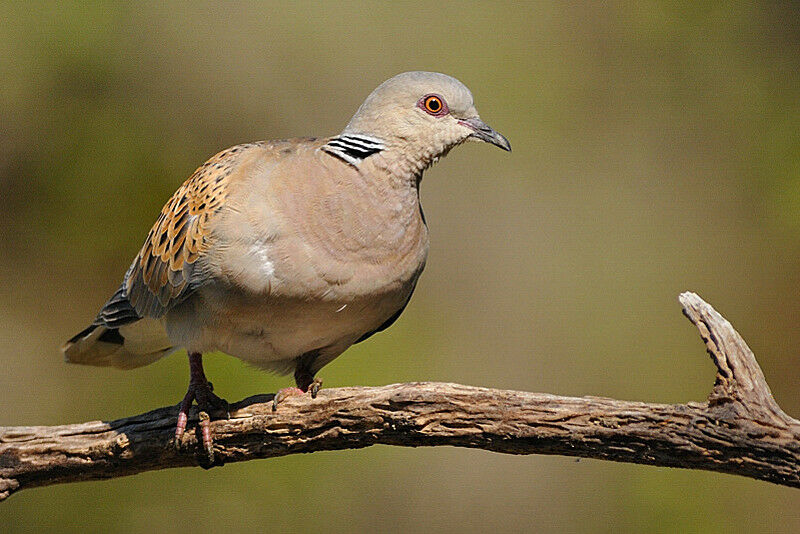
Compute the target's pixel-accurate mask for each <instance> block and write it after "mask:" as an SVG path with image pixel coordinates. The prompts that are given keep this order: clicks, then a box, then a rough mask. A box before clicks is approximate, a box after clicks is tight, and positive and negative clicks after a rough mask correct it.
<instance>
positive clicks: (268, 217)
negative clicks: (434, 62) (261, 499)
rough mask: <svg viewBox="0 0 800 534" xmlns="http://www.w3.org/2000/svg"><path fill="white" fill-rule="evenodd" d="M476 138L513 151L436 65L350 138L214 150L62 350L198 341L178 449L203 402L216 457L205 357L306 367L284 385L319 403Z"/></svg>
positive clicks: (412, 281) (384, 321)
mask: <svg viewBox="0 0 800 534" xmlns="http://www.w3.org/2000/svg"><path fill="white" fill-rule="evenodd" d="M469 140H477V141H482V142H486V143H490V144H492V145H495V146H497V147H499V148H501V149H503V150H506V151H510V150H511V145H510V143H509V141H508V140H507V139H506V138H505V137H504V136H503V135H501V134H500V133H498V132H497V131H495V130H494V129H492V128H491V127H490V126H488V125H487V124H486V123H485V122H484V121H483V120H481V118H480V116H479V114H478V112H477V110H476V108H475V105H474V102H473V97H472V93H471V92H470V90H469V89H468V88H467V87H466V86H465V85H464V84H463V83H461V82H460V81H459V80H457V79H456V78H453V77H451V76H448V75H446V74H441V73H436V72H421V71H415V72H405V73H402V74H398V75H396V76H394V77H392V78H390V79H388V80H387V81H385V82H383V83H382V84H381V85H379V86H378V87H377V88H376V89H375V90H374V91H372V93H370V94H369V96H367V98H366V100H364V102H363V103H362V104H361V106H360V107H359V108H358V110H357V111H356V113H355V115H353V117H352V118H351V120H350V121H349V123H348V124H347V125H346V126H345V128H344V130H342V131H341V133H340V134H338V135H334V136H332V137H323V138H313V137H306V138H295V139H286V140H273V141H258V142H253V143H246V144H241V145H236V146H233V147H231V148H228V149H226V150H223V151H222V152H219V153H218V154H216V155H215V156H213V157H211V159H209V160H208V161H206V162H205V163H204V164H203V165H202V166H201V167H199V168H198V169H197V170H196V171H195V172H194V173H193V174H192V175H191V176H190V177H189V178H188V179H187V180H186V181H185V182H184V183H183V185H182V186H181V187H180V188H179V189H178V190H177V191H176V192H175V194H174V195H173V196H172V197H171V198H170V200H169V201H168V202H167V203H166V205H165V206H164V207H163V209H162V210H161V214H160V215H159V216H158V219H157V221H156V222H155V224H154V225H153V227H152V229H151V230H150V232H149V234H148V235H147V238H146V239H145V241H144V245H143V246H142V248H141V250H140V251H139V253H138V254H137V255H136V257H135V259H134V260H133V263H132V264H131V265H130V267H129V268H128V270H127V272H126V273H125V275H124V277H123V279H122V284H121V285H120V286H119V288H118V289H117V291H116V292H115V293H114V294H113V295H112V296H111V298H110V299H109V300H108V302H107V303H106V304H105V305H104V306H103V307H102V309H101V310H100V312H99V313H98V314H97V316H96V318H95V319H94V321H93V322H92V324H91V325H89V326H88V327H87V328H86V329H84V330H83V331H81V332H80V333H78V334H77V335H75V336H74V337H72V338H71V339H70V340H69V341H68V342H67V343H65V344H64V345H63V347H62V352H63V354H64V358H65V360H66V361H67V362H69V363H75V364H85V365H93V366H110V367H116V368H121V369H132V368H137V367H140V366H144V365H147V364H150V363H153V362H155V361H156V360H158V359H160V358H162V357H164V356H166V355H168V354H170V353H172V352H175V351H177V350H179V349H181V348H184V349H186V351H187V354H188V359H189V370H190V377H189V386H188V390H187V392H186V395H185V396H184V397H183V400H182V401H181V402H180V404H179V408H178V418H177V424H176V427H175V438H174V439H175V443H176V444H180V443H181V439H182V437H183V435H184V432H185V430H186V426H187V421H188V414H189V411H190V409H191V407H192V405H193V403H195V402H196V403H197V406H198V410H199V411H200V422H199V427H200V429H201V436H202V445H203V447H204V449H205V451H206V452H207V453H208V455H209V457H210V458H212V459H213V438H212V436H211V430H210V424H209V420H210V416H209V415H208V414H225V413H227V410H228V404H227V402H226V401H225V400H223V399H222V398H220V397H218V396H217V395H216V394H215V393H214V392H213V386H212V384H211V383H210V382H209V381H208V379H207V378H206V376H205V372H204V369H203V361H202V355H203V354H205V353H209V352H212V351H220V352H223V353H225V354H228V355H230V356H234V357H236V358H239V359H241V360H243V361H245V362H247V363H249V364H252V365H254V366H256V367H258V368H260V369H263V370H267V371H272V372H276V373H279V374H291V373H293V374H294V379H295V384H296V387H293V388H284V389H281V390H280V391H278V393H277V394H276V395H275V397H274V400H273V409H277V407H278V404H279V403H280V402H282V401H283V400H285V399H286V398H287V397H289V396H294V395H306V394H309V393H310V395H311V396H312V397H316V394H317V392H318V390H319V388H320V387H321V384H322V382H321V380H320V379H319V378H316V374H317V372H318V371H319V370H320V369H321V368H322V367H323V366H324V365H326V364H327V363H329V362H331V361H332V360H333V359H334V358H336V357H337V356H339V355H340V354H341V353H343V352H344V351H345V350H346V349H348V348H349V347H350V346H352V345H354V344H356V343H359V342H362V341H364V340H366V339H367V338H369V337H370V336H372V335H373V334H375V333H377V332H381V331H383V330H385V329H386V328H388V327H389V326H390V325H391V324H392V323H394V322H395V320H396V319H397V318H398V317H399V316H400V314H401V313H402V312H403V310H404V309H405V307H406V305H407V304H408V302H409V300H410V299H411V295H412V293H413V292H414V288H415V287H416V284H417V280H418V279H419V276H420V274H421V273H422V270H423V268H424V267H425V263H426V259H427V255H428V246H429V238H428V227H427V224H426V222H425V216H424V214H423V212H422V207H421V204H420V197H419V187H420V182H421V179H422V174H423V172H424V171H425V170H426V169H428V168H429V167H430V166H431V165H432V164H433V163H435V162H436V161H438V160H439V159H440V158H442V157H443V156H445V155H446V154H447V153H448V152H449V151H450V150H451V149H452V148H454V147H456V146H458V145H460V144H462V143H464V142H465V141H469Z"/></svg>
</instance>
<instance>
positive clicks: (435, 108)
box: [420, 95, 448, 116]
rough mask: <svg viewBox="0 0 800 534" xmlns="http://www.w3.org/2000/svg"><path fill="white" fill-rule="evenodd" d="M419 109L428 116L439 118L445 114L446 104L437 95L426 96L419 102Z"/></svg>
mask: <svg viewBox="0 0 800 534" xmlns="http://www.w3.org/2000/svg"><path fill="white" fill-rule="evenodd" d="M420 107H421V108H422V109H424V110H425V111H426V112H428V113H429V114H430V115H436V116H441V115H445V114H446V113H447V111H448V110H447V104H446V103H445V101H444V99H443V98H442V97H441V96H439V95H428V96H425V97H422V100H420Z"/></svg>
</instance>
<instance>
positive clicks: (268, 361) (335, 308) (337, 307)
mask: <svg viewBox="0 0 800 534" xmlns="http://www.w3.org/2000/svg"><path fill="white" fill-rule="evenodd" d="M415 282H416V276H415V277H414V278H413V279H412V280H409V281H407V282H405V283H402V284H395V285H393V286H392V289H391V290H390V291H386V292H380V293H376V294H373V295H370V296H368V297H356V298H352V297H350V298H337V297H335V296H334V297H333V298H325V299H314V298H311V299H298V298H286V297H279V296H274V295H264V294H252V293H244V292H241V291H235V290H232V289H231V288H230V287H225V288H222V287H220V286H209V287H206V288H202V289H200V290H198V291H197V293H196V294H195V295H193V296H192V297H191V298H190V299H189V300H187V301H186V302H185V303H183V304H181V305H179V306H178V307H176V308H174V309H173V310H172V311H170V313H169V314H168V315H167V318H166V319H167V320H166V326H167V332H168V334H169V337H170V339H171V340H172V341H173V343H175V345H180V346H184V347H186V349H187V350H188V351H190V352H200V353H203V352H210V351H222V352H224V353H226V354H229V355H231V356H235V357H237V358H239V359H241V360H244V361H247V362H248V363H251V364H253V365H256V366H258V367H262V368H269V369H274V370H277V371H283V372H288V371H289V370H291V365H293V364H292V361H293V360H294V358H297V357H298V356H300V355H302V354H305V353H308V352H311V351H319V352H320V353H321V354H323V355H324V356H325V357H326V359H328V360H330V359H333V358H335V357H336V356H338V355H339V354H341V353H342V352H344V351H345V350H346V349H347V348H348V347H349V346H350V345H352V344H353V343H355V342H356V341H357V340H358V339H359V338H360V337H361V336H363V335H364V334H366V333H368V332H372V331H374V330H375V329H377V328H378V327H380V326H381V325H382V324H383V323H384V322H385V321H386V320H388V319H389V318H390V317H391V316H393V315H394V314H395V313H396V312H397V311H398V310H400V309H401V308H402V307H403V306H404V305H405V303H406V302H407V300H408V298H409V297H410V294H411V292H412V291H413V288H414V284H415Z"/></svg>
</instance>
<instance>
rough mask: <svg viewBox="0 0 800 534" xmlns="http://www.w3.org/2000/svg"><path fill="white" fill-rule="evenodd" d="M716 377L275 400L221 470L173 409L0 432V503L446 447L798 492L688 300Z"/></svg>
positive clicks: (223, 442)
mask: <svg viewBox="0 0 800 534" xmlns="http://www.w3.org/2000/svg"><path fill="white" fill-rule="evenodd" d="M680 301H681V304H682V305H683V311H684V314H685V315H686V316H687V317H688V318H689V320H691V321H692V322H693V323H694V324H695V326H697V328H698V329H699V330H700V335H701V337H702V338H703V340H704V341H705V344H706V349H707V351H708V353H709V354H710V355H711V359H712V361H713V362H714V364H715V365H716V367H717V376H716V383H715V385H714V388H713V390H712V392H711V394H710V396H709V398H708V401H707V402H703V403H698V402H689V403H686V404H652V403H644V402H630V401H621V400H615V399H606V398H599V397H580V398H575V397H560V396H556V395H548V394H542V393H526V392H520V391H506V390H498V389H487V388H480V387H470V386H463V385H459V384H446V383H426V382H421V383H409V384H394V385H389V386H383V387H352V388H337V389H327V390H322V391H320V393H319V395H318V396H317V398H316V399H311V398H309V397H293V398H289V399H288V400H286V401H285V403H283V404H281V405H280V406H279V408H278V410H277V411H276V412H273V410H272V403H271V400H272V395H258V396H254V397H250V398H248V399H245V400H243V401H241V402H239V403H237V404H235V405H232V407H231V413H230V419H227V420H216V421H213V422H212V424H211V426H212V431H213V435H214V459H213V462H212V461H211V460H210V459H209V458H208V456H207V455H205V454H204V453H203V452H202V446H201V444H200V443H201V442H200V433H199V430H198V429H197V426H198V425H197V421H198V416H197V413H196V412H195V411H194V409H193V411H192V414H191V417H190V421H189V427H188V428H189V430H190V431H187V433H186V435H184V437H183V440H182V442H181V444H180V448H176V447H175V446H174V445H173V443H172V438H173V434H174V428H175V422H176V414H177V407H176V406H172V407H166V408H161V409H158V410H154V411H152V412H148V413H145V414H141V415H136V416H133V417H128V418H125V419H119V420H116V421H94V422H89V423H83V424H75V425H64V426H51V427H45V426H42V427H0V500H2V499H4V498H6V497H8V496H9V495H10V494H11V493H14V492H16V491H19V490H21V489H25V488H30V487H36V486H45V485H49V484H58V483H63V482H75V481H79V480H97V479H105V478H113V477H119V476H124V475H132V474H135V473H140V472H142V471H148V470H153V469H166V468H170V467H184V466H202V467H206V468H208V467H213V466H218V465H223V464H225V463H228V462H241V461H245V460H253V459H256V458H271V457H275V456H283V455H287V454H296V453H301V452H314V451H320V450H337V449H355V448H361V447H368V446H370V445H374V444H377V443H380V444H385V445H398V446H406V447H418V446H437V445H451V446H458V447H471V448H476V449H485V450H489V451H495V452H501V453H508V454H559V455H565V456H578V457H585V458H598V459H603V460H614V461H619V462H632V463H639V464H650V465H659V466H670V467H683V468H688V469H705V470H709V471H719V472H723V473H731V474H737V475H742V476H746V477H751V478H755V479H759V480H765V481H768V482H773V483H776V484H782V485H786V486H793V487H800V421H797V420H796V419H793V418H791V417H789V416H788V415H786V414H785V413H784V412H783V411H782V410H781V409H780V407H779V406H778V404H777V403H776V402H775V400H774V399H773V397H772V394H771V392H770V390H769V387H768V386H767V383H766V381H765V379H764V375H763V373H762V372H761V369H760V367H759V366H758V364H757V363H756V360H755V357H754V356H753V353H752V352H751V351H750V349H749V348H748V346H747V345H746V344H745V342H744V341H743V340H742V338H741V336H739V334H738V333H737V332H736V331H735V330H734V329H733V327H732V326H731V324H730V323H729V322H728V321H726V320H725V319H724V318H723V317H722V316H721V315H719V314H718V313H717V312H716V311H715V310H714V309H713V308H712V307H711V306H710V305H708V304H707V303H706V302H704V301H703V300H702V299H701V298H700V297H698V296H697V295H695V294H693V293H684V294H682V295H681V296H680Z"/></svg>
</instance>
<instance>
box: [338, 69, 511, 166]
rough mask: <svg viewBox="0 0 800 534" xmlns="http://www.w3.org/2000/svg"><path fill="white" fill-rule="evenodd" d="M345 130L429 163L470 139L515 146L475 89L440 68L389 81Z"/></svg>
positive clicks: (372, 96) (406, 73) (368, 99)
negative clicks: (485, 111)
mask: <svg viewBox="0 0 800 534" xmlns="http://www.w3.org/2000/svg"><path fill="white" fill-rule="evenodd" d="M342 133H343V134H346V135H366V136H370V137H373V138H377V139H380V140H381V141H382V142H383V143H384V144H385V145H386V147H387V149H390V150H395V151H403V152H404V153H405V155H406V156H407V157H408V158H410V159H413V160H419V162H420V164H421V166H422V167H423V168H424V167H426V166H427V165H429V164H430V163H431V162H432V161H435V160H436V159H437V158H438V157H439V156H442V155H443V154H446V153H447V151H449V150H450V149H451V148H452V147H454V146H455V145H458V144H460V143H463V142H464V141H467V140H470V139H475V140H479V141H484V142H487V143H491V144H493V145H495V146H498V147H500V148H502V149H503V150H509V151H510V150H511V145H510V144H509V142H508V139H506V138H505V137H504V136H502V135H501V134H499V133H498V132H496V131H494V130H493V129H492V128H491V127H489V125H488V124H486V123H485V122H483V121H482V120H481V118H480V116H479V115H478V111H477V110H476V109H475V105H474V103H473V101H472V93H470V91H469V89H467V87H466V86H465V85H464V84H463V83H461V82H460V81H458V80H456V79H455V78H453V77H451V76H447V75H446V74H440V73H438V72H404V73H403V74H398V75H397V76H394V77H393V78H390V79H389V80H387V81H385V82H383V83H382V84H381V85H379V86H378V88H377V89H375V90H374V91H372V93H371V94H370V95H369V96H368V97H367V99H366V100H365V101H364V103H363V104H361V107H360V108H358V111H357V112H356V114H355V115H354V116H353V118H352V119H351V120H350V123H349V124H348V125H347V127H346V128H345V130H344V132H342Z"/></svg>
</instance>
